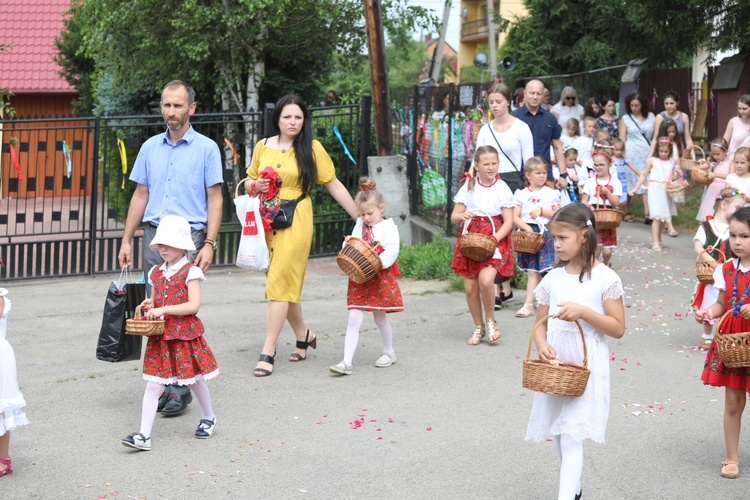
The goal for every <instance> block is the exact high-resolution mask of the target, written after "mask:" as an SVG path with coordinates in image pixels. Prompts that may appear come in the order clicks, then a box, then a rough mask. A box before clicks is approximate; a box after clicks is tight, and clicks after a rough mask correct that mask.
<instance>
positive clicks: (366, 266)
mask: <svg viewBox="0 0 750 500" xmlns="http://www.w3.org/2000/svg"><path fill="white" fill-rule="evenodd" d="M336 264H338V265H339V267H340V268H341V270H342V271H344V272H345V273H346V274H347V275H348V276H349V278H351V280H352V281H354V282H355V283H359V284H362V283H364V282H366V281H369V280H371V279H372V278H374V277H375V275H376V274H378V273H379V272H380V270H381V269H383V263H382V262H381V260H380V257H379V256H378V253H377V252H376V251H375V250H373V249H372V247H371V246H370V245H368V244H367V243H365V242H364V241H363V240H361V239H359V238H356V237H354V236H352V237H350V238H349V239H348V240H346V245H344V248H342V249H341V252H339V254H338V256H337V257H336Z"/></svg>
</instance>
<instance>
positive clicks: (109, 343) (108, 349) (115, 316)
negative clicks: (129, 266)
mask: <svg viewBox="0 0 750 500" xmlns="http://www.w3.org/2000/svg"><path fill="white" fill-rule="evenodd" d="M123 278H124V279H123ZM145 298H146V284H145V283H134V282H133V279H132V275H131V274H130V273H129V272H127V273H125V272H124V270H123V273H120V280H119V281H113V282H112V283H110V284H109V290H108V291H107V299H106V300H105V302H104V314H103V317H102V328H101V330H100V331H99V343H98V344H97V346H96V358H97V359H101V360H102V361H109V362H112V363H114V362H116V361H130V360H136V359H140V357H141V345H142V344H141V343H142V341H143V337H142V336H140V335H128V334H126V333H125V321H126V320H128V319H130V318H132V317H133V314H134V313H135V308H136V306H138V305H140V303H141V302H143V300H144V299H145Z"/></svg>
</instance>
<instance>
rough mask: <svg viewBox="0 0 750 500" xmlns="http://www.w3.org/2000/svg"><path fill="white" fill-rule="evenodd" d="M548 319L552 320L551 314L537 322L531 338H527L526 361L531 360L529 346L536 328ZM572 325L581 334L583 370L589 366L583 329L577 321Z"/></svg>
mask: <svg viewBox="0 0 750 500" xmlns="http://www.w3.org/2000/svg"><path fill="white" fill-rule="evenodd" d="M549 318H552V315H551V314H549V315H547V316H545V317H543V318H542V319H540V320H539V321H537V323H536V325H534V328H533V329H532V330H531V336H530V337H529V348H528V350H527V351H526V361H530V360H531V345H532V344H533V342H534V333H535V332H536V330H537V328H539V327H540V326H541V325H543V324H544V323H545V322H546V321H547V320H548V319H549ZM574 323H575V324H576V326H577V327H578V332H579V333H580V334H581V342H583V368H587V367H588V364H589V353H588V350H587V349H586V337H585V336H584V334H583V328H581V324H580V323H579V322H578V320H575V321H574Z"/></svg>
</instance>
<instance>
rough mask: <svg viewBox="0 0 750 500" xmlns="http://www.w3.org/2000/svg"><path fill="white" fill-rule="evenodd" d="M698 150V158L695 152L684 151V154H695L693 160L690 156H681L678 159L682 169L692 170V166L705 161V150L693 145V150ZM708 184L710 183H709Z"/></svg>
mask: <svg viewBox="0 0 750 500" xmlns="http://www.w3.org/2000/svg"><path fill="white" fill-rule="evenodd" d="M696 149H697V150H699V151H700V152H701V154H700V159H698V155H697V154H691V152H690V151H687V150H686V151H685V154H686V155H690V156H695V158H696V159H695V160H693V159H692V158H681V159H680V168H681V169H683V170H691V171H692V170H693V168H695V167H697V166H698V165H699V164H701V163H704V162H705V161H706V152H705V151H703V148H701V147H700V146H693V151H695V150H696ZM709 184H710V183H709Z"/></svg>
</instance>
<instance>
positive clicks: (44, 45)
mask: <svg viewBox="0 0 750 500" xmlns="http://www.w3.org/2000/svg"><path fill="white" fill-rule="evenodd" d="M68 9H70V0H0V12H2V13H3V15H2V17H3V29H2V30H0V45H12V47H10V48H6V49H5V50H3V51H2V52H0V68H2V71H1V72H0V88H7V89H9V90H10V91H11V92H13V93H14V94H15V97H13V98H12V99H11V104H12V106H13V107H14V108H15V109H16V113H17V115H18V116H19V117H26V116H31V117H33V116H35V115H36V116H39V117H42V116H55V115H57V116H62V115H66V116H67V115H70V112H71V110H72V109H73V108H72V105H71V102H72V101H73V99H75V97H76V90H75V88H73V87H72V86H71V85H70V84H69V83H68V82H67V81H65V78H63V77H62V76H60V71H61V70H62V68H60V66H59V65H58V64H57V63H56V62H55V60H54V58H55V55H56V54H57V48H56V47H55V38H57V37H58V36H60V32H61V31H62V29H63V16H64V15H65V12H67V11H68Z"/></svg>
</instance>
